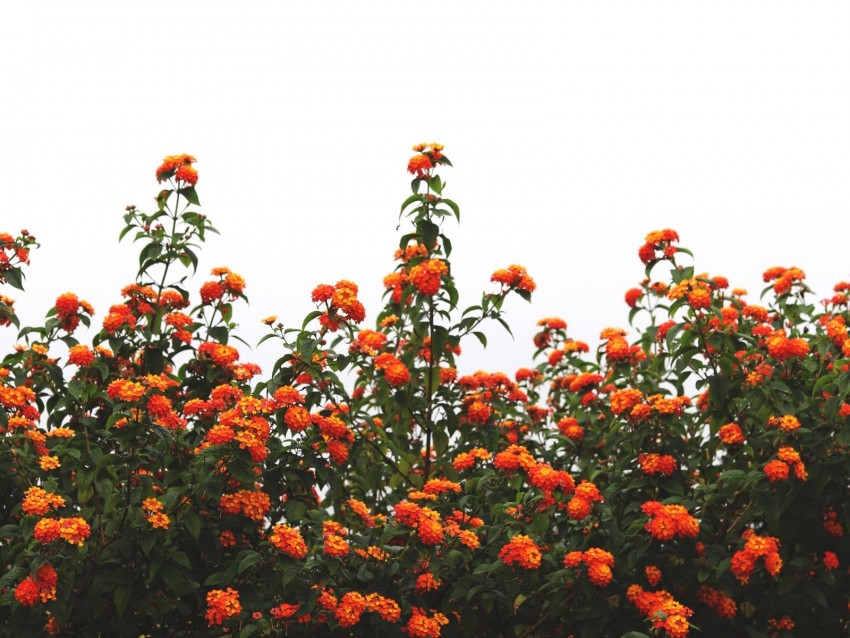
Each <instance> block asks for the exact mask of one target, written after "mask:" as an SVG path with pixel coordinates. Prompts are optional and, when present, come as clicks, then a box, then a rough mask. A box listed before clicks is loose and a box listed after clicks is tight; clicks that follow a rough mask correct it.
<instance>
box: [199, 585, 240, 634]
mask: <svg viewBox="0 0 850 638" xmlns="http://www.w3.org/2000/svg"><path fill="white" fill-rule="evenodd" d="M240 613H242V604H241V603H240V602H239V592H238V591H236V590H235V589H233V588H232V587H228V588H227V589H224V590H222V589H213V590H212V591H209V592H207V612H206V614H205V617H206V619H207V624H209V626H210V627H212V626H213V625H220V624H222V623H223V622H224V621H226V620H227V619H228V618H232V617H233V616H238V615H239V614H240Z"/></svg>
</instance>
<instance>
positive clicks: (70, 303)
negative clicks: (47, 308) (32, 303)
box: [53, 292, 94, 333]
mask: <svg viewBox="0 0 850 638" xmlns="http://www.w3.org/2000/svg"><path fill="white" fill-rule="evenodd" d="M53 308H54V310H55V311H56V318H57V320H58V321H59V327H60V328H61V329H62V330H64V331H65V332H68V333H71V332H74V330H76V329H77V326H79V325H80V318H81V317H86V316H91V315H93V314H94V308H92V306H91V304H90V303H89V302H88V301H81V300H80V299H78V298H77V295H75V294H74V293H73V292H66V293H63V294H61V295H59V297H57V298H56V304H55V305H54V307H53ZM85 321H86V325H88V323H87V322H88V319H85Z"/></svg>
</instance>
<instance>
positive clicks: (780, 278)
mask: <svg viewBox="0 0 850 638" xmlns="http://www.w3.org/2000/svg"><path fill="white" fill-rule="evenodd" d="M762 277H763V279H764V281H765V282H768V281H773V292H775V293H776V294H777V295H784V294H786V293H788V292H789V291H790V290H791V286H793V285H794V282H795V281H803V280H804V279H805V278H806V273H804V272H803V271H802V270H800V269H799V268H795V267H791V268H783V267H782V266H774V267H773V268H768V269H767V270H765V271H764V273H763V275H762ZM774 280H775V281H774Z"/></svg>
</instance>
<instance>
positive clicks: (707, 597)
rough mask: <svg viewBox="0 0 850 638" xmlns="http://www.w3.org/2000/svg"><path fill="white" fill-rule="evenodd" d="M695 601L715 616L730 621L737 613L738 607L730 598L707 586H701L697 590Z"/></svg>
mask: <svg viewBox="0 0 850 638" xmlns="http://www.w3.org/2000/svg"><path fill="white" fill-rule="evenodd" d="M697 600H698V601H699V602H701V603H702V604H703V605H705V606H706V607H709V608H710V609H712V610H713V611H714V613H715V614H717V615H718V616H720V617H721V618H726V619H727V620H732V618H734V617H735V614H736V613H738V605H737V604H736V603H735V601H734V600H733V599H732V597H731V596H728V595H727V594H724V593H723V592H722V591H720V590H719V589H714V588H713V587H709V586H708V585H702V586H701V587H700V588H699V589H698V590H697Z"/></svg>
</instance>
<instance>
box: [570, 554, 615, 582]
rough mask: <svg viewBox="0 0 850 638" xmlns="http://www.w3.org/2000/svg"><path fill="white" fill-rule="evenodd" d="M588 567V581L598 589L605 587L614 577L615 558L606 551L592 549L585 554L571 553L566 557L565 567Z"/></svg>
mask: <svg viewBox="0 0 850 638" xmlns="http://www.w3.org/2000/svg"><path fill="white" fill-rule="evenodd" d="M581 563H584V564H585V565H587V579H588V580H589V581H590V582H591V583H593V584H594V585H596V586H597V587H605V585H607V584H608V583H610V582H611V579H612V578H613V577H614V574H613V572H612V571H611V569H612V568H613V567H614V557H613V556H612V555H611V554H610V553H609V552H606V551H605V550H604V549H600V548H598V547H591V548H590V549H588V550H587V551H585V552H569V553H568V554H567V555H566V556H564V567H567V568H571V567H578V566H579V565H580V564H581Z"/></svg>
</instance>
